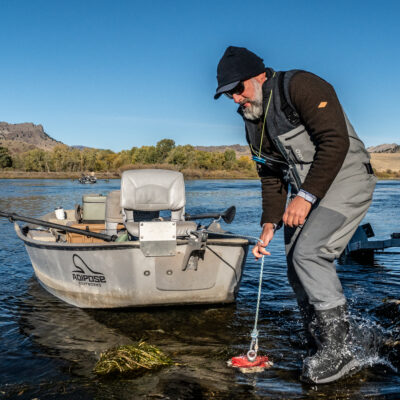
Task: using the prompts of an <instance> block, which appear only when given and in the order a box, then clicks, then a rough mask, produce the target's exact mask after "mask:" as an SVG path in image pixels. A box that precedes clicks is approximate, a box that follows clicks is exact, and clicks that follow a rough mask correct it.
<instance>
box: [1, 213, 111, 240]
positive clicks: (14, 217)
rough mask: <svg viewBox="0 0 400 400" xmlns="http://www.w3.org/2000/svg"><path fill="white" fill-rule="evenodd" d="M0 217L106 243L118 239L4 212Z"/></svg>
mask: <svg viewBox="0 0 400 400" xmlns="http://www.w3.org/2000/svg"><path fill="white" fill-rule="evenodd" d="M0 217H4V218H8V220H9V221H10V222H13V221H24V222H28V223H30V224H34V225H39V226H45V227H46V228H54V229H59V230H61V231H66V232H71V233H77V234H78V235H84V236H88V237H94V238H97V239H102V240H105V241H106V242H114V241H115V239H116V238H117V236H116V235H112V236H110V235H106V234H104V233H97V232H92V231H89V230H85V229H78V228H72V227H71V226H65V225H60V224H53V223H52V222H48V221H43V220H41V219H36V218H30V217H24V216H23V215H18V214H14V213H7V212H4V211H0Z"/></svg>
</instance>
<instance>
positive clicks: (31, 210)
mask: <svg viewBox="0 0 400 400" xmlns="http://www.w3.org/2000/svg"><path fill="white" fill-rule="evenodd" d="M119 183H120V182H119V181H118V180H112V181H109V182H105V181H99V182H98V183H97V184H96V185H93V186H92V185H79V184H78V183H77V182H76V181H75V182H73V181H70V180H1V181H0V210H5V211H13V212H16V213H19V214H21V215H27V216H32V217H39V216H41V215H43V214H45V213H47V212H48V211H50V210H52V209H54V207H55V206H60V205H62V206H63V207H64V208H73V206H74V204H75V203H80V202H81V198H82V195H83V194H87V193H93V192H96V193H103V194H106V193H107V192H109V191H111V190H116V189H118V188H119ZM186 190H187V211H188V212H190V213H198V212H207V211H218V210H219V211H220V210H224V209H226V208H227V207H228V206H230V205H232V204H235V205H236V207H237V215H236V219H235V221H234V222H233V224H232V225H230V226H229V230H231V231H233V232H236V233H240V234H244V235H258V233H259V225H258V223H259V217H260V204H261V198H260V183H259V182H258V181H235V180H215V181H206V180H203V181H201V180H199V181H188V182H187V183H186ZM399 217H400V182H399V181H380V182H379V183H378V185H377V188H376V190H375V195H374V201H373V204H372V206H371V208H370V210H369V212H368V215H367V216H366V218H365V221H366V222H370V223H371V224H372V226H373V228H374V231H375V234H376V237H377V238H379V239H384V238H389V237H390V236H389V235H390V233H392V232H399V231H400V220H399ZM225 228H227V226H226V225H225ZM0 239H1V241H0V243H1V245H0V265H1V275H0V333H1V341H0V355H1V356H0V398H16V399H33V398H38V399H64V398H65V399H364V398H368V399H399V398H400V375H399V369H400V349H399V346H398V345H396V343H395V341H396V340H400V305H398V304H396V303H394V302H383V300H384V299H387V298H389V299H399V298H400V249H392V250H391V253H390V254H389V253H381V254H377V255H376V256H375V261H374V262H373V263H372V264H371V265H361V264H357V263H355V262H351V263H350V262H346V263H345V264H343V265H338V271H339V275H340V278H341V280H342V283H343V286H344V290H345V294H346V296H347V298H348V299H349V308H350V311H351V314H352V319H353V322H354V324H355V326H356V328H355V329H354V335H355V336H356V337H357V338H358V339H359V342H360V345H359V357H360V358H361V359H362V360H363V362H364V363H365V367H364V368H363V369H362V371H360V372H358V373H357V374H356V375H353V376H352V377H349V378H346V379H343V380H341V381H340V382H338V383H332V384H329V385H324V386H319V387H311V386H308V385H305V384H302V383H301V382H299V379H298V378H299V374H300V370H301V363H302V359H303V358H304V357H305V346H304V343H303V339H302V335H301V324H300V318H299V314H298V312H297V309H296V304H295V299H294V296H293V294H292V291H291V289H290V287H289V285H288V282H287V278H286V266H285V257H284V246H283V237H282V232H281V231H279V232H278V233H277V235H276V237H275V238H274V240H273V242H272V243H271V245H270V251H271V253H272V255H271V256H270V257H268V259H267V260H266V267H265V273H264V280H263V297H262V304H261V311H260V321H259V330H260V347H261V351H262V353H263V354H267V355H268V356H269V357H270V358H271V359H272V360H273V361H274V366H273V368H271V369H269V370H266V371H264V372H262V373H259V374H256V375H249V374H246V375H244V374H242V373H240V372H239V371H237V370H233V369H230V368H228V367H227V366H226V360H227V359H229V358H230V357H232V356H233V355H238V354H241V353H243V352H245V351H246V350H247V346H248V344H249V332H250V331H251V329H252V324H253V319H254V312H255V304H256V293H257V285H258V273H259V266H260V263H259V262H256V261H254V259H253V257H251V256H250V255H249V256H248V259H247V264H246V268H245V270H244V276H243V280H242V285H241V289H240V292H239V296H238V299H237V303H236V304H233V305H229V306H223V307H215V306H207V307H173V308H163V309H122V310H82V309H78V308H75V307H72V306H69V305H67V304H65V303H63V302H61V301H59V300H57V299H56V298H55V297H53V296H51V295H50V294H48V293H47V292H46V291H44V289H42V288H41V286H40V285H39V284H38V283H37V281H36V279H35V277H34V276H33V270H32V267H31V264H30V261H29V258H28V255H27V253H26V251H25V248H24V246H23V243H22V242H21V241H19V239H17V237H16V235H15V232H14V230H13V226H12V224H10V223H9V222H7V221H6V220H4V219H2V220H1V221H0ZM396 251H397V253H396ZM139 339H144V340H146V341H147V342H148V343H150V344H153V345H156V346H158V347H159V348H161V349H162V350H163V351H164V352H166V353H167V354H169V355H170V356H171V357H172V358H173V359H174V361H176V362H177V363H179V364H180V365H177V366H173V367H171V368H168V369H164V370H161V371H158V372H156V373H148V374H146V375H144V376H142V377H139V378H135V379H133V378H113V379H99V378H97V377H96V376H95V375H94V374H93V373H92V368H93V366H94V364H95V362H96V360H97V359H98V356H99V354H100V352H101V351H104V350H106V349H108V348H110V347H113V346H115V345H118V344H128V343H131V342H132V341H135V340H139Z"/></svg>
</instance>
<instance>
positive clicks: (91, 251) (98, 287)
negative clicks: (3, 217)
mask: <svg viewBox="0 0 400 400" xmlns="http://www.w3.org/2000/svg"><path fill="white" fill-rule="evenodd" d="M15 229H16V232H17V235H18V237H19V238H20V239H21V240H23V242H24V243H25V246H26V249H27V252H28V254H29V257H30V259H31V262H32V266H33V269H34V272H35V274H36V277H37V279H38V280H39V282H40V283H41V285H42V286H43V287H44V288H45V289H46V290H47V291H49V292H50V293H51V294H53V295H54V296H56V297H58V298H59V299H61V300H63V301H65V302H67V303H69V304H72V305H74V306H77V307H82V308H118V307H144V306H160V305H163V306H165V305H183V304H206V303H231V302H234V301H235V298H236V294H237V292H238V290H239V285H240V281H241V277H242V272H243V266H244V263H245V259H246V254H247V250H248V245H249V243H248V241H247V240H245V239H241V238H232V239H231V238H229V239H225V238H224V239H219V238H215V239H210V238H209V239H208V240H207V248H206V251H205V254H204V259H199V260H198V264H197V266H196V265H189V266H184V265H183V260H184V255H185V251H186V247H187V241H185V240H178V242H177V248H176V255H174V256H161V257H145V256H144V254H143V252H142V250H141V249H140V245H139V243H138V242H124V243H115V242H113V243H104V244H103V243H93V244H72V243H56V242H54V243H52V242H44V241H40V240H34V239H31V238H29V237H28V236H26V235H25V234H24V233H23V232H22V231H21V229H20V228H19V226H18V225H17V224H15Z"/></svg>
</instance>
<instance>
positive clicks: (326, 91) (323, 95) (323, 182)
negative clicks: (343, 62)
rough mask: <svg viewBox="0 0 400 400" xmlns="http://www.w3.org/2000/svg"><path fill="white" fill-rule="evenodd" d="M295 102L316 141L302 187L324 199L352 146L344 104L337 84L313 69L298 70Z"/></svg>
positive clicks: (293, 94)
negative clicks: (338, 95) (330, 82)
mask: <svg viewBox="0 0 400 400" xmlns="http://www.w3.org/2000/svg"><path fill="white" fill-rule="evenodd" d="M289 93H290V98H291V101H292V104H293V106H294V107H295V109H296V111H297V112H298V114H299V115H300V119H301V120H302V123H303V124H304V126H305V127H306V129H307V131H308V132H309V133H310V135H311V138H312V140H313V141H314V143H315V145H316V153H315V157H314V161H313V163H312V165H311V168H310V171H309V172H308V174H307V177H306V179H305V181H304V183H303V185H302V187H301V188H302V189H304V190H305V191H307V192H309V193H311V194H313V195H314V196H316V197H318V198H319V199H322V198H323V197H324V196H325V194H326V192H327V191H328V189H329V187H330V186H331V184H332V182H333V180H334V179H335V177H336V175H337V174H338V172H339V170H340V168H341V166H342V164H343V161H344V159H345V157H346V154H347V151H348V149H349V137H348V132H347V126H346V121H345V118H344V114H343V110H342V107H341V105H340V103H339V100H338V98H337V96H336V93H335V90H334V89H333V87H332V86H331V85H330V84H329V83H328V82H326V81H324V80H323V79H321V78H319V77H318V76H316V75H314V74H311V73H309V72H303V71H302V72H298V73H297V74H295V75H294V76H293V78H292V79H291V81H290V86H289Z"/></svg>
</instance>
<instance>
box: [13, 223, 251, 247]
mask: <svg viewBox="0 0 400 400" xmlns="http://www.w3.org/2000/svg"><path fill="white" fill-rule="evenodd" d="M14 229H15V232H16V234H17V236H18V237H19V238H20V239H21V240H22V241H23V242H24V244H25V245H26V246H30V247H36V248H45V249H52V250H55V249H57V250H80V251H88V250H121V249H140V242H139V241H134V242H132V241H129V242H120V243H119V242H104V243H60V242H45V241H41V240H35V239H32V238H28V237H27V236H26V235H25V234H24V233H23V232H22V230H21V227H20V226H19V225H18V224H17V223H16V222H14ZM216 234H218V233H216ZM188 242H189V240H187V239H186V240H183V239H178V240H177V245H185V244H188ZM207 245H214V246H230V247H247V246H249V245H250V242H249V240H247V239H244V238H242V237H240V236H238V237H235V236H233V237H232V238H208V239H207Z"/></svg>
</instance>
